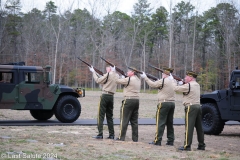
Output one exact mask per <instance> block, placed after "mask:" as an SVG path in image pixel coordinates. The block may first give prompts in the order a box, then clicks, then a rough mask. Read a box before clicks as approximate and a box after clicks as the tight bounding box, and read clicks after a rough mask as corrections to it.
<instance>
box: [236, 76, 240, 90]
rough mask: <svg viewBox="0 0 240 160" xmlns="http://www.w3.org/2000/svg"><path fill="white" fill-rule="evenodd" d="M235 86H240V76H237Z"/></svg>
mask: <svg viewBox="0 0 240 160" xmlns="http://www.w3.org/2000/svg"><path fill="white" fill-rule="evenodd" d="M235 86H236V88H240V77H237V78H236V83H235Z"/></svg>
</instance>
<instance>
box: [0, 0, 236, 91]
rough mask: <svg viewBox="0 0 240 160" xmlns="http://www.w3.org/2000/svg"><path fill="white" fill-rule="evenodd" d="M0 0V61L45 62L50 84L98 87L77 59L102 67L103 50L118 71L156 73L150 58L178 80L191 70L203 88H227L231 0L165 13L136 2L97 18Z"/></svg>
mask: <svg viewBox="0 0 240 160" xmlns="http://www.w3.org/2000/svg"><path fill="white" fill-rule="evenodd" d="M0 5H1V6H2V9H1V11H0V62H1V63H9V62H17V61H25V62H26V64H27V65H39V66H45V65H51V66H52V73H53V74H52V78H53V83H59V84H66V85H70V86H83V87H92V88H95V87H98V86H97V84H95V83H94V82H93V81H92V74H91V73H90V72H89V69H88V67H87V66H86V65H84V64H83V63H81V62H80V61H79V60H78V59H77V57H81V58H82V59H83V60H86V61H87V62H89V63H91V64H92V65H93V66H94V67H96V68H98V69H100V70H102V71H103V72H104V71H105V66H106V64H105V63H104V62H103V61H102V60H101V59H100V56H102V57H104V58H105V59H107V60H109V61H111V62H112V63H114V64H115V65H116V66H117V67H118V68H121V69H122V70H124V71H127V66H133V67H135V68H137V69H139V70H142V71H145V72H146V73H149V74H152V75H155V76H158V77H161V74H160V73H159V72H158V71H156V70H153V69H152V68H150V67H148V64H151V65H153V66H156V67H159V68H162V67H163V66H167V67H171V68H174V74H176V75H178V76H180V77H182V78H184V76H185V73H186V71H187V70H193V71H196V72H198V74H199V75H198V82H199V83H200V85H201V88H202V91H211V90H214V89H222V88H227V87H228V83H229V77H230V74H231V71H232V70H233V69H235V67H236V66H239V63H240V56H239V51H240V48H239V46H240V45H239V43H240V21H239V10H238V9H237V8H236V7H235V6H234V4H230V3H218V4H217V5H216V7H212V8H210V9H208V10H207V11H204V12H202V13H201V14H200V13H199V11H198V10H196V8H195V6H193V5H192V4H191V3H190V2H184V1H181V2H179V3H177V4H176V5H175V6H173V7H172V6H170V12H168V11H167V9H166V8H165V7H163V6H159V7H158V8H157V9H156V10H155V11H153V10H152V9H151V8H150V3H148V1H147V0H138V2H137V3H136V4H134V6H133V8H134V12H133V13H132V15H128V14H126V13H122V12H120V11H114V12H113V13H108V14H107V15H105V16H103V17H102V18H97V17H96V15H95V14H93V13H92V12H89V11H88V10H87V9H75V10H73V11H71V10H66V11H64V13H61V12H57V11H58V7H57V6H56V5H55V3H54V2H53V1H49V2H47V3H46V6H45V9H44V10H42V11H41V10H38V9H37V8H33V9H32V10H31V11H29V12H27V13H23V12H21V3H20V0H7V1H6V3H5V4H1V1H0ZM97 7H99V6H97ZM144 89H145V85H144Z"/></svg>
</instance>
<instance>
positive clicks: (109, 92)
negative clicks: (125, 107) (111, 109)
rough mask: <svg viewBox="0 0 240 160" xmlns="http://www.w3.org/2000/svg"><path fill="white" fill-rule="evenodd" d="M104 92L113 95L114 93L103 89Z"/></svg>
mask: <svg viewBox="0 0 240 160" xmlns="http://www.w3.org/2000/svg"><path fill="white" fill-rule="evenodd" d="M102 93H103V94H111V95H114V93H113V92H109V91H102Z"/></svg>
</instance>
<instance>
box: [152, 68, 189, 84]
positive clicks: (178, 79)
mask: <svg viewBox="0 0 240 160" xmlns="http://www.w3.org/2000/svg"><path fill="white" fill-rule="evenodd" d="M148 66H150V67H152V68H154V69H156V70H157V71H160V72H163V70H162V69H160V68H157V67H155V66H152V65H151V64H148ZM172 76H173V78H174V79H176V80H177V81H182V82H183V84H185V82H184V81H183V79H182V78H180V77H179V76H176V75H174V74H172Z"/></svg>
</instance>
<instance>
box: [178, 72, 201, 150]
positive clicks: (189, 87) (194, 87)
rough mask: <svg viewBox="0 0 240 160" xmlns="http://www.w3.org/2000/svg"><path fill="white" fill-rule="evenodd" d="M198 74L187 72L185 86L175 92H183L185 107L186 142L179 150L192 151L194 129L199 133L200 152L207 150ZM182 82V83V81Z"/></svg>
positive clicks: (179, 86) (179, 87)
mask: <svg viewBox="0 0 240 160" xmlns="http://www.w3.org/2000/svg"><path fill="white" fill-rule="evenodd" d="M196 78H197V73H195V72H193V71H187V73H186V77H185V84H184V85H175V91H177V92H183V105H184V106H185V141H184V146H181V147H179V148H178V149H179V150H185V151H191V144H192V138H193V132H194V127H196V131H197V139H198V148H197V149H198V150H205V143H204V132H203V129H202V109H201V106H200V85H199V84H198V83H197V82H196ZM180 82H181V81H180Z"/></svg>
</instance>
